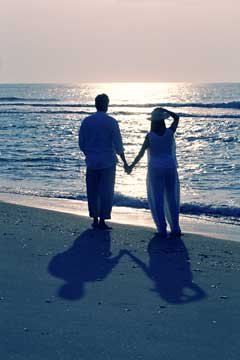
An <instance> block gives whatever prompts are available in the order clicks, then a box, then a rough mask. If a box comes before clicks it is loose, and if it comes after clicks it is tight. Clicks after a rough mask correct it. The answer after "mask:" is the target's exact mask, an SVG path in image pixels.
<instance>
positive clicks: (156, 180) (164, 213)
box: [127, 108, 181, 237]
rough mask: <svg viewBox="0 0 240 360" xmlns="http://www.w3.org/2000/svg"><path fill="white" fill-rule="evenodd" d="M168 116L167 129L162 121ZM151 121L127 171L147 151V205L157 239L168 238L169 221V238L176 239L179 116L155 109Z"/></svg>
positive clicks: (129, 170) (178, 198) (178, 201)
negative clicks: (154, 225) (176, 141)
mask: <svg viewBox="0 0 240 360" xmlns="http://www.w3.org/2000/svg"><path fill="white" fill-rule="evenodd" d="M169 117H172V118H173V122H172V124H171V126H170V127H169V128H166V124H165V119H167V118H169ZM150 120H151V131H150V132H149V133H148V134H147V135H146V138H145V140H144V143H143V145H142V148H141V150H140V152H139V154H138V155H137V157H136V159H135V160H134V161H133V163H132V164H131V165H130V166H129V168H128V171H127V172H128V173H131V171H132V169H133V168H134V166H135V165H136V164H137V163H138V162H139V160H140V159H141V158H142V157H143V155H144V153H145V150H146V149H147V150H148V175H147V195H148V203H149V207H150V210H151V213H152V217H153V220H154V222H155V224H156V227H157V230H158V236H160V237H166V236H167V222H168V223H169V226H170V229H171V234H170V235H171V236H173V237H179V236H181V229H180V226H179V206H180V189H179V180H178V172H177V160H176V146H175V140H174V133H175V131H176V129H177V127H178V122H179V116H178V115H177V114H175V113H174V112H171V111H169V110H166V109H164V108H156V109H154V110H153V112H152V113H151V118H150ZM165 217H166V218H165ZM166 219H167V222H166Z"/></svg>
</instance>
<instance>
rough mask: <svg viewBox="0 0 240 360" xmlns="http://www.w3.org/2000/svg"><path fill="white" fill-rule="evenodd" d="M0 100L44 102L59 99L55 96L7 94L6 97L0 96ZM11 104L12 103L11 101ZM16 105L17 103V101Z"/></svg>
mask: <svg viewBox="0 0 240 360" xmlns="http://www.w3.org/2000/svg"><path fill="white" fill-rule="evenodd" d="M0 101H8V102H13V101H29V102H31V101H40V102H44V101H59V99H56V98H20V97H16V96H8V97H0ZM11 105H12V103H11ZM16 105H19V103H17V104H16Z"/></svg>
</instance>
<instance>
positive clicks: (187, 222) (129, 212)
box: [0, 193, 240, 241]
mask: <svg viewBox="0 0 240 360" xmlns="http://www.w3.org/2000/svg"><path fill="white" fill-rule="evenodd" d="M0 201H1V202H5V203H11V204H16V205H23V206H28V207H34V208H39V209H46V210H52V211H59V212H64V213H69V214H74V215H78V216H85V217H86V216H88V210H87V202H86V201H80V200H70V199H58V198H44V197H38V196H28V195H16V194H10V193H0ZM111 221H112V222H115V223H122V224H127V225H132V226H144V227H149V228H152V229H153V231H154V229H155V227H154V223H153V221H152V218H151V214H150V212H149V210H144V209H134V208H129V207H117V206H116V207H113V212H112V220H111ZM180 222H181V228H182V231H183V232H185V233H195V234H201V235H205V236H209V237H214V238H218V239H223V240H231V241H240V236H239V226H237V225H232V224H224V223H219V222H218V221H215V219H209V220H206V219H202V218H200V217H192V216H186V215H182V216H181V217H180Z"/></svg>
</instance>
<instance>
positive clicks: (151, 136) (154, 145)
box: [148, 129, 177, 168]
mask: <svg viewBox="0 0 240 360" xmlns="http://www.w3.org/2000/svg"><path fill="white" fill-rule="evenodd" d="M148 140H149V148H148V161H149V166H151V167H158V168H159V167H161V168H174V167H177V160H176V145H175V140H174V134H173V132H172V130H171V129H166V130H165V132H164V133H163V134H162V135H158V134H157V133H155V132H153V131H150V132H149V133H148Z"/></svg>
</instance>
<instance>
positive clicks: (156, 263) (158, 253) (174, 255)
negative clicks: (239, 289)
mask: <svg viewBox="0 0 240 360" xmlns="http://www.w3.org/2000/svg"><path fill="white" fill-rule="evenodd" d="M124 253H125V254H128V255H129V256H130V258H131V259H132V260H133V261H134V262H135V263H136V264H137V265H138V266H139V267H140V268H141V269H142V270H143V271H144V272H145V274H146V275H147V276H148V277H149V278H150V279H151V280H152V281H153V283H154V285H155V286H154V288H153V289H151V290H152V291H155V292H157V293H158V294H159V295H160V296H161V298H162V299H164V300H165V301H167V302H168V303H172V304H184V303H189V302H192V301H197V300H202V299H203V298H205V297H206V296H207V295H206V293H205V292H204V291H203V290H202V289H201V288H200V287H199V286H198V285H197V284H195V283H194V282H193V277H192V272H191V267H190V259H189V254H188V251H187V248H186V246H185V244H184V242H183V241H182V240H181V239H179V238H178V239H171V240H165V241H159V239H157V238H156V237H154V238H153V239H151V240H150V242H149V244H148V254H149V264H148V265H146V264H145V263H144V262H143V261H142V260H140V259H139V258H138V257H136V256H135V255H133V254H132V253H131V252H129V251H127V250H125V251H124Z"/></svg>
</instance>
